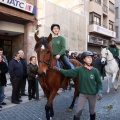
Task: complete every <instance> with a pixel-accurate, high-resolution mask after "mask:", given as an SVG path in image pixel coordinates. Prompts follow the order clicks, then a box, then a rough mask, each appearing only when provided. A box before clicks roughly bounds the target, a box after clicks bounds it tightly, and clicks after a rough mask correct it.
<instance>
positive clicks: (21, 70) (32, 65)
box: [0, 48, 104, 110]
mask: <svg viewBox="0 0 120 120" xmlns="http://www.w3.org/2000/svg"><path fill="white" fill-rule="evenodd" d="M93 54H94V56H93V63H92V65H93V67H95V68H97V69H98V70H99V72H100V74H102V75H103V74H104V73H103V71H104V70H103V69H104V66H103V65H102V64H101V58H100V56H99V55H98V54H97V53H96V52H93ZM66 55H67V57H68V58H69V59H76V60H78V61H79V62H81V63H82V60H81V54H80V53H79V54H78V53H77V52H72V53H71V54H69V51H68V50H66ZM24 56H25V55H24V51H23V50H19V51H18V52H16V53H14V55H13V59H12V60H11V61H10V62H9V64H8V62H7V59H6V57H5V56H4V54H3V50H2V48H0V110H1V109H2V105H6V103H5V102H4V98H5V94H4V89H5V86H6V84H7V80H6V74H10V82H11V84H12V95H11V102H12V103H14V104H20V102H22V100H21V99H20V98H21V96H28V99H29V100H31V99H36V96H35V93H36V78H37V77H38V75H37V71H38V66H37V64H36V57H35V56H31V57H30V62H29V63H28V64H27V62H26V59H25V57H24ZM26 80H28V95H27V94H26V93H25V87H26Z"/></svg>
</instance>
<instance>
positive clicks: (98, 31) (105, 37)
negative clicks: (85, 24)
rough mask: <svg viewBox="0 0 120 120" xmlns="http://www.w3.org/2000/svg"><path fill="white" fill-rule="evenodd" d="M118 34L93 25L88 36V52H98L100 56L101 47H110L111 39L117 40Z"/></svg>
mask: <svg viewBox="0 0 120 120" xmlns="http://www.w3.org/2000/svg"><path fill="white" fill-rule="evenodd" d="M115 37H116V33H115V32H114V31H111V30H108V29H106V28H104V27H101V26H99V25H95V24H93V25H91V26H90V27H89V35H88V50H90V51H96V52H97V53H99V54H100V52H101V47H107V46H109V41H110V39H111V38H115Z"/></svg>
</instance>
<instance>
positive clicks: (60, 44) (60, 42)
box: [51, 36, 66, 56]
mask: <svg viewBox="0 0 120 120" xmlns="http://www.w3.org/2000/svg"><path fill="white" fill-rule="evenodd" d="M51 44H52V49H53V54H54V55H60V56H61V55H64V54H65V50H66V42H65V38H64V37H62V36H58V37H54V38H52V41H51Z"/></svg>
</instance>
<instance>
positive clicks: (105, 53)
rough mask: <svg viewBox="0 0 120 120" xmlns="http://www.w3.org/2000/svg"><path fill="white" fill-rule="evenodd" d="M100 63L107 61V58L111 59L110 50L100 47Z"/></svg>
mask: <svg viewBox="0 0 120 120" xmlns="http://www.w3.org/2000/svg"><path fill="white" fill-rule="evenodd" d="M101 57H102V58H101V63H102V64H105V63H106V62H107V60H109V59H111V57H113V56H112V54H111V52H110V51H109V50H108V48H102V51H101Z"/></svg>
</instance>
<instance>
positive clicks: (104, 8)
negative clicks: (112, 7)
mask: <svg viewBox="0 0 120 120" xmlns="http://www.w3.org/2000/svg"><path fill="white" fill-rule="evenodd" d="M103 12H104V13H108V7H107V6H106V5H104V4H103Z"/></svg>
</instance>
